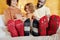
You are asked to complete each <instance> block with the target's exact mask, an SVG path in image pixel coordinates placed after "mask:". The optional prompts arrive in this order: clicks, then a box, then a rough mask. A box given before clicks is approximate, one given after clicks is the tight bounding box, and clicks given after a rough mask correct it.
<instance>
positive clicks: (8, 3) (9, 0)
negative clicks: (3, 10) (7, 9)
mask: <svg viewBox="0 0 60 40" xmlns="http://www.w3.org/2000/svg"><path fill="white" fill-rule="evenodd" d="M6 2H7V5H9V6H11V0H7V1H6ZM17 2H18V0H17Z"/></svg>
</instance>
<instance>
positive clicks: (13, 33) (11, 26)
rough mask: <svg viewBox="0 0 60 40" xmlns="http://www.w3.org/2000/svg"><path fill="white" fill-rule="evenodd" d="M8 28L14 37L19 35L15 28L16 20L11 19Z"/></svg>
mask: <svg viewBox="0 0 60 40" xmlns="http://www.w3.org/2000/svg"><path fill="white" fill-rule="evenodd" d="M7 28H8V31H9V32H10V33H11V36H12V37H16V36H18V33H17V30H16V28H15V22H14V20H9V21H8V23H7Z"/></svg>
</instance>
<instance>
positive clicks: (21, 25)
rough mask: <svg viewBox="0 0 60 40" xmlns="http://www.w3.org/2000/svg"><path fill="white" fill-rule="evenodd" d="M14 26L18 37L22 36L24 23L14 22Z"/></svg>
mask: <svg viewBox="0 0 60 40" xmlns="http://www.w3.org/2000/svg"><path fill="white" fill-rule="evenodd" d="M15 25H16V29H17V31H18V33H19V36H24V23H23V22H22V21H21V20H16V21H15Z"/></svg>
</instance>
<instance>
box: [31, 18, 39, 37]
mask: <svg viewBox="0 0 60 40" xmlns="http://www.w3.org/2000/svg"><path fill="white" fill-rule="evenodd" d="M38 27H39V22H38V20H36V19H33V22H32V35H33V36H39V34H38Z"/></svg>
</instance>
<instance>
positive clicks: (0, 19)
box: [0, 15, 5, 27]
mask: <svg viewBox="0 0 60 40" xmlns="http://www.w3.org/2000/svg"><path fill="white" fill-rule="evenodd" d="M3 16H4V15H0V27H5V24H4V21H3Z"/></svg>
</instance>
